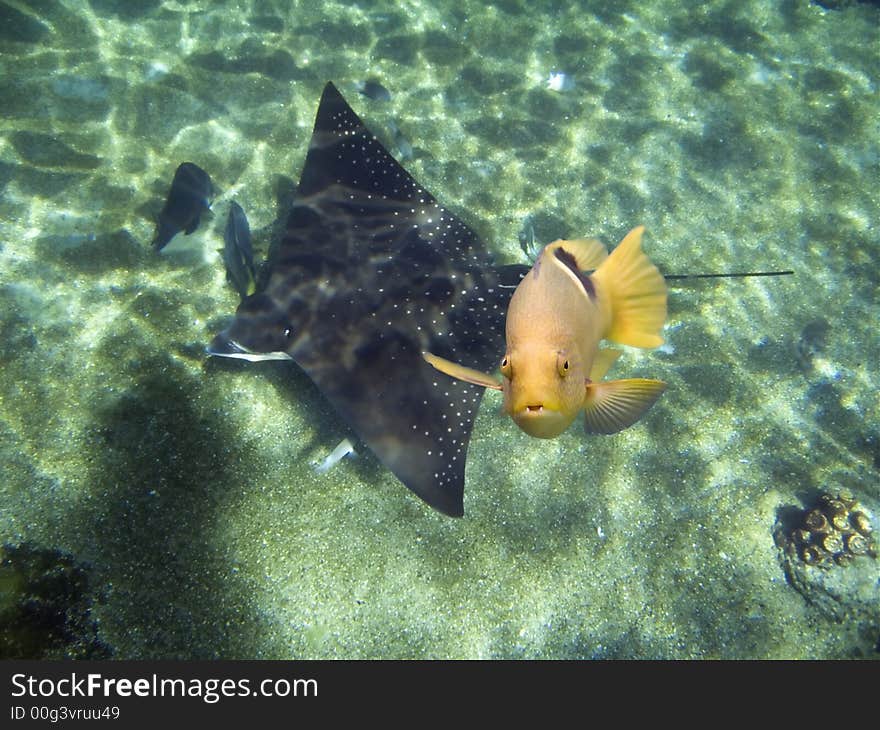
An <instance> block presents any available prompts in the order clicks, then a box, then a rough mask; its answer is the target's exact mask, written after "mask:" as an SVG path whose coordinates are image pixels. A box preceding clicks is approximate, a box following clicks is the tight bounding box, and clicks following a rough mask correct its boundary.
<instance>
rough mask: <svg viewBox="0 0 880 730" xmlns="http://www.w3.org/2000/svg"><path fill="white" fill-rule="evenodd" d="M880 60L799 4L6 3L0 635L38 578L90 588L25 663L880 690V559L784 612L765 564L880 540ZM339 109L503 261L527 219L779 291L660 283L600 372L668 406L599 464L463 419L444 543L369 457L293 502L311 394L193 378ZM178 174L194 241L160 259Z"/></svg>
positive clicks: (879, 51) (290, 381)
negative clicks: (853, 678)
mask: <svg viewBox="0 0 880 730" xmlns="http://www.w3.org/2000/svg"><path fill="white" fill-rule="evenodd" d="M444 8H446V9H444ZM878 27H880V9H878V8H877V7H874V6H870V5H859V4H852V6H850V7H847V8H844V9H840V10H829V9H823V8H822V7H820V6H818V5H816V4H812V3H810V2H807V0H782V1H780V2H770V1H769V0H765V1H762V2H759V1H758V0H746V1H744V2H740V1H737V2H720V1H713V2H708V3H699V4H696V3H694V4H691V3H679V2H675V1H674V0H655V1H653V2H618V1H615V2H582V3H567V2H526V1H525V0H504V1H503V2H499V3H495V4H492V5H489V4H484V3H482V2H476V1H473V2H467V3H460V2H449V3H445V4H443V5H441V4H439V3H432V2H417V1H415V0H413V1H407V2H399V3H395V2H376V3H367V2H364V3H361V4H358V3H354V2H351V3H349V2H334V1H333V0H329V1H327V2H324V1H322V2H281V1H280V0H278V1H272V0H241V1H240V2H220V1H217V2H207V1H204V2H183V1H182V0H181V1H179V2H171V1H167V2H163V1H161V0H149V1H145V2H130V1H129V0H82V1H78V2H75V1H74V0H3V1H2V2H0V99H2V104H0V190H2V197H0V232H2V236H0V300H2V304H0V333H2V337H0V361H2V370H0V452H2V454H0V462H2V470H3V478H2V480H0V542H2V543H5V544H6V545H7V548H6V551H7V567H6V568H4V571H5V572H4V573H3V575H2V576H0V577H3V578H4V579H3V581H0V588H2V589H3V591H4V594H3V596H2V600H0V609H3V610H4V611H6V612H7V613H6V614H3V615H7V616H8V615H9V612H10V611H12V607H14V604H15V602H16V601H18V600H19V599H20V598H21V596H20V595H18V594H16V591H19V593H21V592H22V591H24V592H26V591H27V590H28V588H27V586H24V587H23V583H22V579H21V577H20V575H19V573H16V572H15V569H14V568H11V567H9V565H8V563H9V560H8V556H9V555H10V554H18V555H21V554H22V550H23V548H22V547H21V546H22V545H24V546H26V549H27V550H30V551H32V552H33V551H36V552H38V553H40V554H47V555H50V556H51V555H58V554H60V553H63V554H64V555H67V556H68V558H67V559H68V560H71V561H74V562H76V563H77V564H79V566H80V568H79V572H77V573H76V575H77V576H79V577H78V578H77V581H76V585H77V586H78V594H77V595H78V597H77V601H78V602H79V603H78V604H77V605H78V608H77V609H76V610H77V611H79V615H80V618H81V620H80V622H79V624H78V626H79V630H80V632H81V634H80V635H78V636H73V637H72V638H71V637H68V638H69V641H68V642H67V643H64V642H61V643H59V642H58V641H56V640H55V639H51V637H50V639H51V640H48V643H47V642H44V644H45V645H46V646H48V648H45V647H43V648H41V649H40V650H39V651H43V652H44V653H43V654H38V655H43V656H64V655H67V656H101V655H103V656H106V655H112V656H115V657H121V658H144V657H177V658H210V657H241V658H326V657H339V658H368V657H381V658H392V657H403V658H408V657H411V658H435V657H436V658H840V657H868V658H871V657H873V658H876V657H878V656H880V654H878V651H880V647H878V640H880V561H878V560H872V559H870V558H868V557H863V558H860V559H858V560H856V561H854V562H853V564H852V565H850V566H847V567H845V568H840V567H835V568H833V569H831V570H829V571H821V570H820V569H818V568H807V567H805V566H800V567H798V568H797V570H798V571H799V575H800V576H801V580H800V583H799V585H800V590H796V589H795V587H794V586H793V585H792V583H791V582H789V581H788V580H787V579H786V575H785V573H784V572H783V569H782V566H781V563H780V556H779V552H778V550H777V548H776V546H775V544H774V540H773V536H772V532H773V529H774V525H775V523H776V521H777V517H778V515H779V514H780V513H781V512H780V511H781V510H784V509H786V508H788V507H792V508H793V507H797V508H802V507H804V506H805V505H807V504H808V503H809V502H810V501H811V500H814V499H815V498H816V496H817V495H818V494H819V493H820V492H823V491H828V492H831V493H834V494H837V493H838V492H840V491H847V492H849V493H851V494H852V495H853V497H855V498H856V499H857V500H858V501H859V503H860V504H861V505H862V507H863V508H864V509H865V510H866V511H867V512H868V513H869V514H870V515H871V516H872V519H873V521H874V528H875V531H876V530H877V529H878V528H880V524H878V519H880V487H878V474H880V472H878V468H880V425H878V416H880V399H878V384H880V347H878V334H877V331H878V315H880V305H878V296H877V290H878V280H880V273H878V272H880V236H878V220H880V204H878V203H880V195H878V190H880V153H878V140H880V122H878V120H880V94H878V78H880V32H878ZM551 72H564V73H566V74H568V75H569V76H570V78H571V79H572V80H573V82H574V88H572V89H568V90H562V91H554V90H552V89H548V88H546V84H545V82H546V79H547V78H548V75H549V74H550V73H551ZM367 77H376V78H378V79H380V80H381V81H382V82H383V83H384V84H385V86H386V87H387V88H388V89H389V90H390V91H391V93H392V99H391V101H390V102H386V103H383V102H381V101H375V100H371V99H368V98H366V97H364V96H361V95H359V94H357V93H356V92H355V91H354V88H353V83H354V82H355V81H356V80H360V79H364V78H367ZM329 79H332V80H334V81H336V82H337V84H338V85H339V87H340V89H341V90H342V91H343V93H344V94H345V95H346V96H347V98H348V99H349V101H350V102H351V103H352V105H353V106H354V108H355V110H356V111H357V112H358V113H359V114H360V115H361V116H362V117H363V118H364V119H365V121H366V122H367V124H368V125H370V126H371V127H373V128H374V129H375V130H376V131H377V132H378V133H379V134H380V136H381V135H382V134H383V131H384V130H387V129H388V122H389V121H390V120H394V121H396V123H397V124H398V126H399V128H400V129H401V130H402V132H403V133H404V135H405V136H406V138H407V139H408V140H409V141H410V142H411V144H412V146H413V148H414V157H413V159H412V160H410V161H408V162H407V163H406V164H407V167H408V169H409V170H410V171H411V172H412V173H413V174H414V175H415V177H416V178H417V179H418V180H419V181H420V182H422V183H423V184H424V185H425V187H427V189H429V190H431V191H432V192H433V193H434V194H435V195H436V196H437V197H438V199H439V200H440V201H441V202H442V203H444V204H445V205H446V206H447V207H449V208H450V209H451V210H453V211H454V212H456V213H457V214H459V215H460V216H462V217H463V218H464V220H466V221H467V222H468V223H469V224H471V225H472V226H473V227H474V228H475V229H476V230H477V231H479V233H480V235H481V236H482V237H483V238H484V239H485V240H486V241H487V244H488V246H489V247H490V249H491V250H492V251H493V252H494V253H495V255H496V257H497V258H498V259H499V260H500V261H502V262H525V257H524V255H523V253H522V251H521V250H520V247H519V245H518V242H517V232H518V231H519V230H520V227H521V226H522V222H523V219H524V217H525V216H526V215H531V216H532V219H533V221H534V227H535V231H536V234H537V238H538V239H539V241H540V242H546V241H550V240H552V239H554V238H557V237H576V236H581V235H588V234H590V235H596V236H599V237H600V238H602V239H603V240H605V241H606V242H607V243H610V244H613V243H616V242H617V241H618V240H619V239H620V238H621V237H622V236H623V234H625V233H626V231H627V230H629V228H631V227H632V226H634V225H636V224H640V223H641V224H644V225H646V227H647V230H648V233H647V236H646V239H645V247H646V250H647V251H648V253H649V255H650V256H651V257H652V259H653V260H655V261H656V262H657V263H658V265H659V266H660V267H661V269H662V270H663V271H664V272H667V273H685V272H703V271H731V270H734V271H735V270H743V269H780V268H782V269H787V268H790V269H793V270H794V271H795V272H796V273H795V275H794V276H793V277H788V278H782V279H752V280H748V281H722V282H715V283H712V282H706V283H699V284H692V285H689V286H686V287H685V286H679V287H676V288H674V289H672V290H671V293H670V316H669V320H668V325H667V327H666V330H665V336H666V338H667V342H668V346H667V347H666V348H664V349H663V350H661V351H654V352H643V351H637V350H629V351H627V353H626V355H625V357H624V358H622V360H621V361H620V362H619V363H618V364H617V365H616V366H615V369H614V375H615V376H616V377H631V376H635V375H641V376H646V377H658V378H662V379H663V380H665V381H667V382H668V383H669V389H668V391H667V393H666V394H665V395H664V396H663V398H662V399H661V401H660V402H659V404H658V405H657V406H655V408H654V409H653V410H652V411H651V412H650V414H649V415H648V416H647V417H646V418H645V419H644V420H643V421H642V422H640V423H639V424H638V425H637V426H635V427H633V428H631V429H629V430H627V431H625V432H623V433H621V434H619V435H617V436H613V437H606V438H587V437H585V436H584V434H583V432H582V430H581V429H580V428H579V427H577V426H575V427H572V428H571V429H570V430H569V431H568V432H566V433H565V434H564V435H563V436H561V437H559V438H557V439H555V440H552V441H541V440H534V439H530V438H529V437H528V436H526V435H525V434H523V433H521V432H520V431H519V430H518V429H517V428H516V427H515V426H514V425H513V423H512V422H511V421H510V420H509V419H507V418H505V417H502V416H501V415H499V406H500V398H499V397H498V396H497V395H496V394H494V393H490V394H489V395H487V397H486V398H485V399H484V400H483V405H482V408H481V411H480V415H479V417H478V419H477V422H476V425H475V429H474V435H473V438H472V441H471V445H470V452H469V457H468V472H467V483H466V492H465V510H466V515H465V517H464V518H463V519H459V520H456V519H451V518H447V517H444V516H442V515H440V514H439V513H436V512H434V511H432V510H431V509H430V508H428V507H427V506H426V505H424V504H423V503H421V502H420V501H419V500H418V499H417V498H416V497H415V496H413V495H412V494H411V493H410V492H409V491H408V490H407V489H406V488H405V487H403V485H401V484H400V483H399V482H398V481H397V480H396V479H395V478H394V477H393V476H391V474H390V473H389V472H388V471H387V470H385V469H384V468H383V467H382V466H381V465H380V464H379V463H378V461H377V460H376V459H375V458H373V457H371V456H370V455H369V454H362V455H361V457H360V458H358V459H355V460H345V461H343V462H341V463H339V464H338V465H337V466H336V467H334V468H333V469H332V470H330V471H329V472H328V473H327V474H319V473H316V471H315V470H314V464H315V463H316V462H318V461H320V460H321V459H323V458H324V457H325V456H326V455H327V453H329V452H330V450H331V449H332V448H333V447H334V446H335V445H336V444H337V443H338V442H339V441H340V440H341V439H342V438H344V437H345V436H347V435H350V432H349V431H348V429H347V426H346V424H345V423H344V422H343V421H342V420H341V419H340V418H339V417H337V416H336V415H335V413H334V412H333V410H332V409H331V407H330V406H329V405H328V404H327V403H326V402H325V401H324V400H323V399H322V397H321V395H320V393H319V392H318V391H317V389H316V388H315V387H314V386H313V385H312V384H311V383H310V381H309V380H308V378H307V377H306V376H305V375H304V374H303V373H302V372H301V371H298V370H297V368H296V367H295V366H292V365H289V364H283V363H268V364H261V365H246V364H239V363H230V362H214V361H208V360H207V358H206V356H205V354H204V347H205V345H206V343H207V342H208V341H210V339H211V337H212V336H213V335H214V334H215V333H216V332H218V331H219V330H220V329H222V328H223V327H224V325H225V324H226V323H227V322H228V321H229V316H230V315H231V313H232V312H233V311H234V309H235V306H236V304H237V301H238V295H237V294H236V292H235V291H234V290H233V289H232V287H231V286H230V285H229V284H228V283H226V281H225V275H224V269H223V264H222V261H221V259H220V257H219V255H218V253H217V249H219V248H220V247H221V245H222V230H223V224H224V222H225V216H226V211H227V208H228V203H229V200H231V199H232V198H234V199H235V200H237V201H238V202H239V203H240V204H241V205H242V206H243V207H244V209H245V210H246V211H247V214H248V217H249V219H250V222H251V226H252V228H254V229H261V228H263V227H265V226H268V225H269V224H271V223H272V221H273V220H274V219H275V217H276V214H277V210H276V189H277V187H278V176H286V177H288V178H293V179H296V178H297V176H298V174H299V170H300V167H301V164H302V162H303V159H304V156H305V152H306V148H307V145H308V140H309V136H310V133H311V126H312V123H313V119H314V114H315V110H316V108H317V102H318V98H319V95H320V92H321V89H322V86H323V84H324V83H325V82H326V81H327V80H329ZM386 139H387V137H386ZM184 160H191V161H193V162H195V163H197V164H198V165H200V166H201V167H203V168H205V169H206V170H207V171H208V172H209V173H210V175H211V177H212V178H213V180H214V182H215V185H216V186H217V188H218V191H219V192H218V196H217V199H216V200H215V202H214V206H213V209H214V217H213V219H211V220H208V221H207V222H203V225H202V226H201V227H200V229H199V230H198V232H197V233H196V234H194V235H193V236H190V237H189V238H183V237H179V238H178V239H175V241H174V242H173V243H172V244H171V245H170V246H169V247H168V248H167V249H166V250H164V251H163V252H162V253H161V254H157V253H156V252H155V251H153V250H151V248H150V246H149V243H150V240H151V239H152V236H153V230H154V222H155V218H156V215H157V213H158V211H159V209H160V208H161V205H162V201H163V199H164V196H165V193H166V192H167V189H168V185H169V183H170V180H171V176H172V174H173V172H174V169H175V167H176V166H177V165H178V164H179V163H180V162H182V161H184ZM264 243H265V241H264V240H260V239H258V248H260V246H263V245H264ZM264 252H265V248H262V250H261V253H264ZM816 322H819V324H814V323H816ZM822 322H824V323H825V324H822ZM875 534H876V532H875ZM10 551H11V552H10ZM16 551H17V553H16ZM40 551H48V552H46V553H42V552H40ZM56 551H57V552H56ZM4 576H5V577H4ZM16 576H18V577H16ZM68 628H69V627H68ZM0 629H2V631H3V632H6V633H7V635H6V637H5V641H6V642H7V645H9V642H10V641H12V643H13V644H14V643H15V637H11V638H10V635H9V633H8V632H10V631H20V630H22V629H21V627H20V625H18V624H10V623H8V622H7V625H5V626H3V627H0ZM65 630H66V629H65ZM62 633H63V631H62ZM55 638H57V637H55ZM53 642H54V643H53ZM33 645H34V646H38V645H39V646H43V644H40V637H39V631H37V638H36V639H34V641H33ZM95 646H99V647H100V649H99V650H97V651H94V650H93V648H94V647H95ZM89 647H92V648H89ZM33 651H34V652H35V653H37V649H34V650H33Z"/></svg>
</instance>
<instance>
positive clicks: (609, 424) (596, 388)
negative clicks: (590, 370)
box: [584, 378, 666, 434]
mask: <svg viewBox="0 0 880 730" xmlns="http://www.w3.org/2000/svg"><path fill="white" fill-rule="evenodd" d="M664 390H666V383H664V382H663V381H661V380H649V379H647V378H628V379H626V380H608V381H605V382H601V383H590V384H589V385H587V396H586V398H585V399H584V430H585V431H586V432H587V433H601V434H612V433H617V432H618V431H623V429H625V428H629V427H630V426H632V425H633V424H634V423H635V422H636V421H638V420H639V419H640V418H641V417H642V416H644V415H645V413H647V412H648V409H650V408H651V406H653V405H654V404H655V403H656V402H657V399H658V398H659V397H660V396H661V395H662V394H663V391H664Z"/></svg>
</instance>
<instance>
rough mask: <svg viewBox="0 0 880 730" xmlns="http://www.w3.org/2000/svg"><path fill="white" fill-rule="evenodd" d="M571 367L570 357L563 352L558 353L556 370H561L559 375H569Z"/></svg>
mask: <svg viewBox="0 0 880 730" xmlns="http://www.w3.org/2000/svg"><path fill="white" fill-rule="evenodd" d="M570 369H571V363H570V362H569V360H568V358H567V357H565V356H564V355H563V354H562V353H561V352H560V353H558V354H557V355H556V370H557V371H558V372H559V377H561V378H564V377H565V376H566V375H568V371H569V370H570Z"/></svg>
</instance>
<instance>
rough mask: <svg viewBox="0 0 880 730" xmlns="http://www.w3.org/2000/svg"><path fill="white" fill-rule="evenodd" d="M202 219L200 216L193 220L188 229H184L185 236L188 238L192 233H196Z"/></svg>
mask: <svg viewBox="0 0 880 730" xmlns="http://www.w3.org/2000/svg"><path fill="white" fill-rule="evenodd" d="M200 218H201V216H198V215H197V216H196V217H195V218H193V219H192V220H191V221H190V222H189V224H187V226H186V228H184V229H183V232H184V234H185V235H187V236H188V235H189V234H190V233H192V232H193V231H195V229H196V228H198V227H199V219H200Z"/></svg>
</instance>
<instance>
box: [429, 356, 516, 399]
mask: <svg viewBox="0 0 880 730" xmlns="http://www.w3.org/2000/svg"><path fill="white" fill-rule="evenodd" d="M422 357H423V358H424V359H425V362H427V363H428V364H429V365H431V367H433V368H434V369H435V370H439V371H440V372H441V373H445V374H446V375H448V376H450V377H452V378H457V379H458V380H463V381H464V382H466V383H473V384H474V385H482V386H483V387H484V388H492V389H493V390H501V383H499V382H498V381H497V380H495V378H493V377H492V376H491V375H489V374H488V373H483V372H480V371H479V370H474V369H473V368H467V367H465V366H464V365H459V364H458V363H454V362H451V361H449V360H447V359H445V358H442V357H438V356H437V355H433V354H431V353H430V352H423V353H422Z"/></svg>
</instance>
